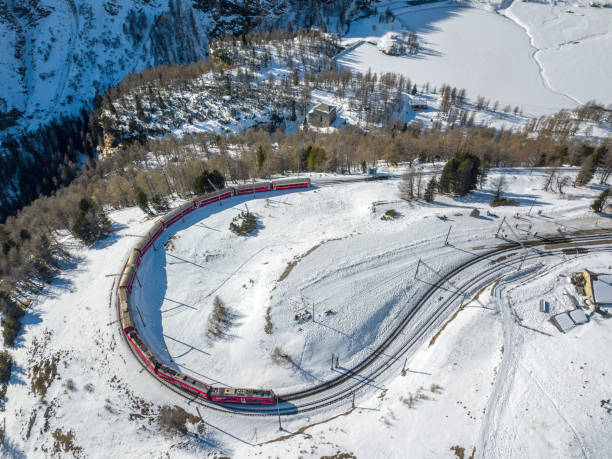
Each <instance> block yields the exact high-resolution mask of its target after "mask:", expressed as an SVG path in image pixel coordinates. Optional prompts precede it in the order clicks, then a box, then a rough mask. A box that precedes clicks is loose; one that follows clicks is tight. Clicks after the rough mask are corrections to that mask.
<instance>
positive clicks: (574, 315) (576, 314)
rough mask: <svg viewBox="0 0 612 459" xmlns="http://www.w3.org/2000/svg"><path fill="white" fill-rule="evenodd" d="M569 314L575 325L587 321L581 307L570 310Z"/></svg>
mask: <svg viewBox="0 0 612 459" xmlns="http://www.w3.org/2000/svg"><path fill="white" fill-rule="evenodd" d="M569 316H570V318H571V319H572V321H573V322H574V323H575V324H576V325H581V324H586V323H587V322H588V321H589V319H588V318H587V316H586V314H585V313H584V311H583V310H582V309H574V310H573V311H570V312H569Z"/></svg>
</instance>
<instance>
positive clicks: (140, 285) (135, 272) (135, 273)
mask: <svg viewBox="0 0 612 459" xmlns="http://www.w3.org/2000/svg"><path fill="white" fill-rule="evenodd" d="M134 277H136V280H137V281H138V286H139V287H140V288H142V284H141V283H140V279H138V271H136V269H134Z"/></svg>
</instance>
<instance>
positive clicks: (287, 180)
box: [274, 177, 310, 185]
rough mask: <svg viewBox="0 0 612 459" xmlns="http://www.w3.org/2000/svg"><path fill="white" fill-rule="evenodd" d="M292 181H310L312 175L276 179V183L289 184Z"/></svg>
mask: <svg viewBox="0 0 612 459" xmlns="http://www.w3.org/2000/svg"><path fill="white" fill-rule="evenodd" d="M292 183H310V177H295V178H290V179H282V180H274V184H275V185H289V184H292Z"/></svg>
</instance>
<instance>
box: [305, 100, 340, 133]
mask: <svg viewBox="0 0 612 459" xmlns="http://www.w3.org/2000/svg"><path fill="white" fill-rule="evenodd" d="M335 120H336V107H334V106H333V105H328V104H325V103H323V102H321V103H320V104H317V105H315V106H314V107H313V108H312V110H310V111H309V112H308V122H309V123H310V124H312V125H313V126H318V127H328V126H331V124H332V123H333V122H334V121H335Z"/></svg>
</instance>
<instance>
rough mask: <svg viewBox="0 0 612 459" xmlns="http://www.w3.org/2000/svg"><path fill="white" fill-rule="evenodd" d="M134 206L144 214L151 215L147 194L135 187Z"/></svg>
mask: <svg viewBox="0 0 612 459" xmlns="http://www.w3.org/2000/svg"><path fill="white" fill-rule="evenodd" d="M136 204H137V205H138V207H140V209H141V210H142V211H143V212H144V213H145V214H149V213H151V211H150V210H149V199H148V198H147V194H146V193H145V192H144V191H142V190H141V189H140V188H138V187H136Z"/></svg>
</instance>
